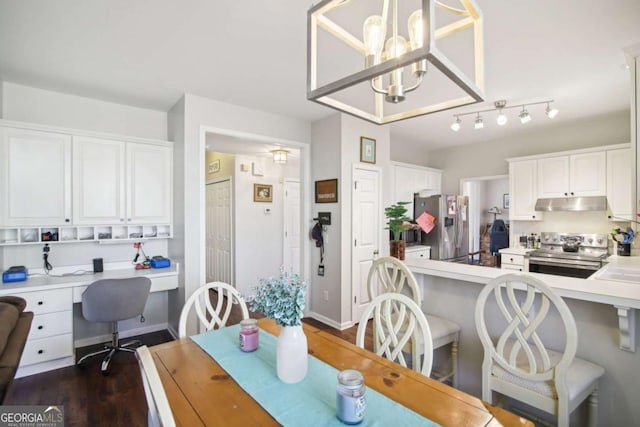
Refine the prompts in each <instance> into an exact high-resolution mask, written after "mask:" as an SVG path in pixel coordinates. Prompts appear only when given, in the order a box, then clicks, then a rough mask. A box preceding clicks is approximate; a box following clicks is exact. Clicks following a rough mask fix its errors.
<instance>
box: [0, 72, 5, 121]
mask: <svg viewBox="0 0 640 427" xmlns="http://www.w3.org/2000/svg"><path fill="white" fill-rule="evenodd" d="M3 111H4V82H3V81H2V80H0V119H2V118H3Z"/></svg>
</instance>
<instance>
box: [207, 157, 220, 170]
mask: <svg viewBox="0 0 640 427" xmlns="http://www.w3.org/2000/svg"><path fill="white" fill-rule="evenodd" d="M216 172H220V159H216V160H214V161H213V162H211V163H209V173H216Z"/></svg>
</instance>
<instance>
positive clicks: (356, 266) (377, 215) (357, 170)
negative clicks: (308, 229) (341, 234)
mask: <svg viewBox="0 0 640 427" xmlns="http://www.w3.org/2000/svg"><path fill="white" fill-rule="evenodd" d="M352 189H353V193H352V194H353V195H352V211H353V214H352V221H353V222H352V225H351V233H352V244H353V251H352V263H351V265H352V271H351V274H352V281H351V286H352V290H351V295H352V301H351V303H352V310H351V320H352V321H353V322H354V323H357V322H358V321H359V319H360V316H361V315H362V312H363V311H364V308H365V307H366V305H367V304H368V303H369V296H368V293H367V277H368V275H369V269H370V268H371V263H372V262H373V260H374V259H375V257H376V256H377V255H378V253H379V250H380V242H381V234H382V232H383V230H382V228H383V227H382V210H381V207H380V205H381V192H380V170H379V169H377V168H373V167H364V166H354V168H353V186H352Z"/></svg>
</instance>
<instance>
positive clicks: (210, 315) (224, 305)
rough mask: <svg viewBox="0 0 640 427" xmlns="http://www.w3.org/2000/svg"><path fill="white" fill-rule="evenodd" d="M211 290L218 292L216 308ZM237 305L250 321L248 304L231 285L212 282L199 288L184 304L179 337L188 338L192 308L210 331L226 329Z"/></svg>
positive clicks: (243, 317)
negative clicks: (212, 300) (188, 322)
mask: <svg viewBox="0 0 640 427" xmlns="http://www.w3.org/2000/svg"><path fill="white" fill-rule="evenodd" d="M210 290H214V291H217V292H218V298H217V301H216V304H215V307H214V306H213V305H212V304H211V298H210V296H209V291H210ZM236 305H237V306H239V307H240V310H242V319H248V318H249V310H248V309H247V304H246V303H245V301H244V299H243V298H242V296H240V294H239V293H238V291H236V290H235V289H234V288H233V287H232V286H231V285H228V284H226V283H222V282H211V283H207V284H206V285H204V286H201V287H199V288H198V289H196V291H195V292H194V293H193V294H191V296H190V297H189V299H188V300H187V302H185V303H184V307H183V308H182V312H181V313H180V322H179V324H178V335H179V337H180V338H184V337H186V336H187V319H188V317H189V312H190V311H191V307H192V306H193V307H194V308H195V311H196V314H197V315H198V319H199V321H200V324H201V325H202V326H203V327H204V329H205V330H207V331H210V330H212V329H219V328H223V327H225V326H226V325H227V321H228V320H229V315H230V314H231V310H232V309H233V307H234V306H236Z"/></svg>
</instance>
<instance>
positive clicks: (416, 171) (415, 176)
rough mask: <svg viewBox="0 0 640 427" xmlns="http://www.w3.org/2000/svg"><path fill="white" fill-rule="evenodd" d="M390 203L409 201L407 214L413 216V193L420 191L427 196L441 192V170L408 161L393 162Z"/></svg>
mask: <svg viewBox="0 0 640 427" xmlns="http://www.w3.org/2000/svg"><path fill="white" fill-rule="evenodd" d="M392 169H393V197H392V203H396V202H410V204H409V205H407V216H409V217H411V218H413V195H414V193H417V192H422V196H424V197H427V196H430V195H433V194H440V193H441V192H442V172H441V171H439V170H437V169H431V168H426V167H423V166H418V165H412V164H408V163H393V164H392Z"/></svg>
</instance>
